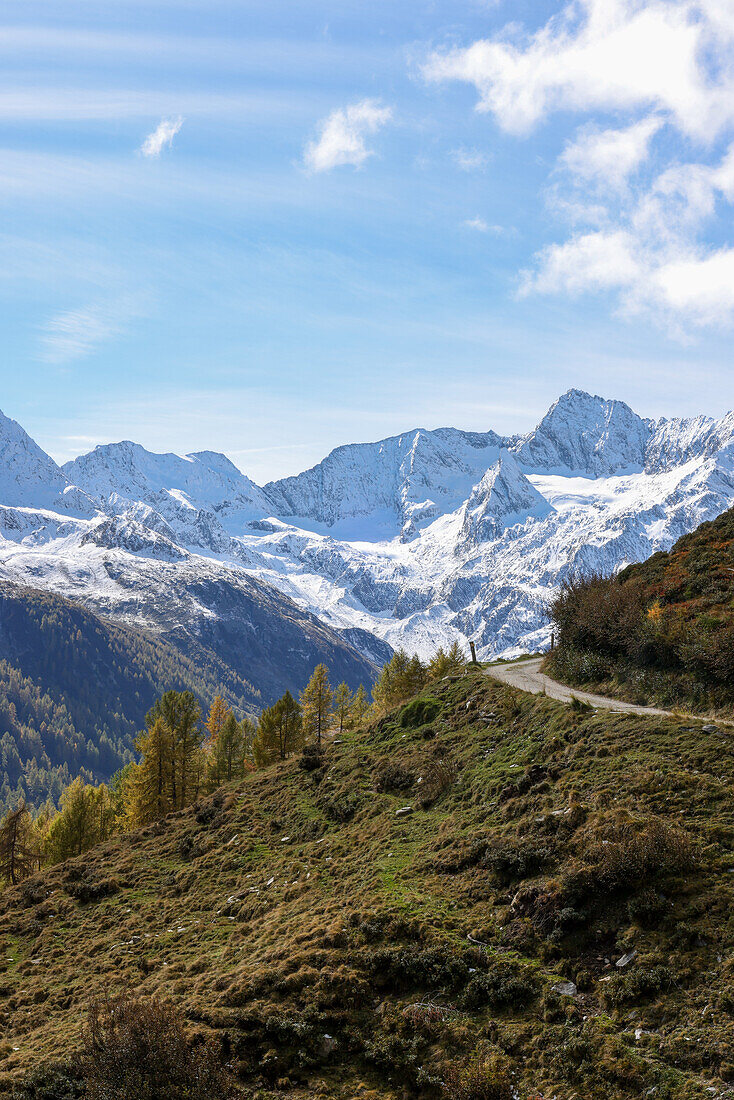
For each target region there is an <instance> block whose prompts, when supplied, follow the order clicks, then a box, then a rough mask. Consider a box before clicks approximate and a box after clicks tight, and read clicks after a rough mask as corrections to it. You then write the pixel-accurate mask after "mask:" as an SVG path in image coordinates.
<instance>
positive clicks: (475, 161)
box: [451, 146, 489, 172]
mask: <svg viewBox="0 0 734 1100" xmlns="http://www.w3.org/2000/svg"><path fill="white" fill-rule="evenodd" d="M451 155H452V156H453V158H454V160H455V161H456V163H457V164H458V166H459V168H461V170H462V171H463V172H479V171H481V170H482V169H483V168H486V167H487V164H488V163H489V157H488V156H487V154H486V153H482V152H481V151H480V150H479V149H465V148H464V147H463V146H462V147H461V148H460V149H454V151H453V153H452V154H451Z"/></svg>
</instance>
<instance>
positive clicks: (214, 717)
mask: <svg viewBox="0 0 734 1100" xmlns="http://www.w3.org/2000/svg"><path fill="white" fill-rule="evenodd" d="M231 715H232V710H231V708H230V707H228V706H227V704H226V703H225V701H224V699H223V698H222V696H221V695H217V696H216V698H215V700H214V702H213V703H212V705H211V707H210V708H209V715H208V717H207V720H206V728H207V730H208V733H209V741H208V748H209V749H212V748H213V747H214V744H215V743H216V741H217V738H218V737H219V736H220V735H221V733H222V730H223V729H224V724H225V722H226V721H227V719H228V718H229V717H230V716H231Z"/></svg>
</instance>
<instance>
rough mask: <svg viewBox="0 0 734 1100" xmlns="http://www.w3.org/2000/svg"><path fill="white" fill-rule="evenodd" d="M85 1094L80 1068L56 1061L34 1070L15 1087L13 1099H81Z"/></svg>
mask: <svg viewBox="0 0 734 1100" xmlns="http://www.w3.org/2000/svg"><path fill="white" fill-rule="evenodd" d="M84 1094H85V1087H84V1082H83V1081H82V1080H81V1078H80V1076H79V1072H78V1070H76V1069H75V1068H73V1067H72V1066H71V1065H69V1064H68V1063H54V1064H49V1065H46V1066H39V1067H37V1068H36V1069H34V1070H32V1071H31V1072H30V1073H29V1074H28V1075H27V1076H26V1077H25V1078H24V1079H23V1081H22V1082H21V1083H20V1084H18V1085H16V1086H15V1088H14V1089H13V1100H80V1098H81V1097H83V1096H84Z"/></svg>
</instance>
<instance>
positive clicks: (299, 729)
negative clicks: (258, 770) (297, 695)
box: [254, 691, 304, 767]
mask: <svg viewBox="0 0 734 1100" xmlns="http://www.w3.org/2000/svg"><path fill="white" fill-rule="evenodd" d="M303 744H304V730H303V721H302V713H301V708H300V706H299V705H298V703H297V702H296V700H295V699H294V698H293V696H292V695H291V693H290V692H289V691H287V692H286V693H285V695H284V696H283V698H282V699H279V700H278V702H277V703H274V704H273V706H272V707H267V708H266V709H265V710H264V711H263V712H262V714H261V715H260V719H259V721H258V726H257V736H256V738H255V745H254V753H255V761H256V763H257V764H258V765H259V766H260V767H264V766H266V765H267V764H273V763H274V762H275V761H276V760H286V759H287V758H288V757H289V756H292V755H293V753H295V752H298V750H299V749H301V748H303Z"/></svg>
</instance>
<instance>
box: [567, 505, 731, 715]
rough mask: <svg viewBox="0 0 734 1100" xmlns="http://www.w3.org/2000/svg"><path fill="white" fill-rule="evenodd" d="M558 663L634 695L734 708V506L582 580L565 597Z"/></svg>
mask: <svg viewBox="0 0 734 1100" xmlns="http://www.w3.org/2000/svg"><path fill="white" fill-rule="evenodd" d="M555 615H556V619H557V623H558V626H559V643H560V645H559V649H558V651H557V652H556V653H555V654H553V655H552V659H551V664H552V666H553V668H554V669H556V670H557V671H558V673H559V674H560V675H561V676H562V677H565V678H567V679H569V680H571V681H573V682H574V683H580V682H581V681H582V680H583V681H585V682H588V683H593V684H596V685H597V686H602V687H604V688H608V689H609V690H611V691H613V690H616V689H617V686H618V685H619V686H620V687H621V690H622V691H623V693H624V696H625V697H630V696H634V701H640V702H642V701H644V702H647V701H648V700H649V701H651V702H658V703H663V704H664V705H668V706H670V705H685V706H690V707H693V708H694V709H696V710H698V711H699V713H701V712H706V711H707V710H709V709H716V708H724V709H726V710H727V711H731V710H732V709H733V708H734V509H730V510H729V511H727V512H724V513H723V515H721V516H719V517H718V518H717V519H715V520H713V521H711V522H709V523H704V524H702V525H701V526H700V527H698V528H697V529H696V530H695V531H693V532H692V533H690V534H687V535H684V536H683V537H682V538H680V539H679V540H678V541H677V542H676V543H675V545H674V546H673V547H672V549H671V550H669V551H667V552H660V553H658V554H654V555H653V556H652V557H651V558H649V559H648V560H647V561H645V562H642V563H641V564H637V565H632V566H629V567H628V568H627V569H625V570H623V571H622V572H621V573H620V574H619V575H618V576H616V577H593V578H590V579H587V580H583V579H581V578H579V579H577V580H575V581H574V582H573V583H572V584H570V585H569V586H568V588H567V589H566V591H564V592H563V593H562V594H561V596H560V597H559V598H558V599H557V600H556V604H555Z"/></svg>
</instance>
